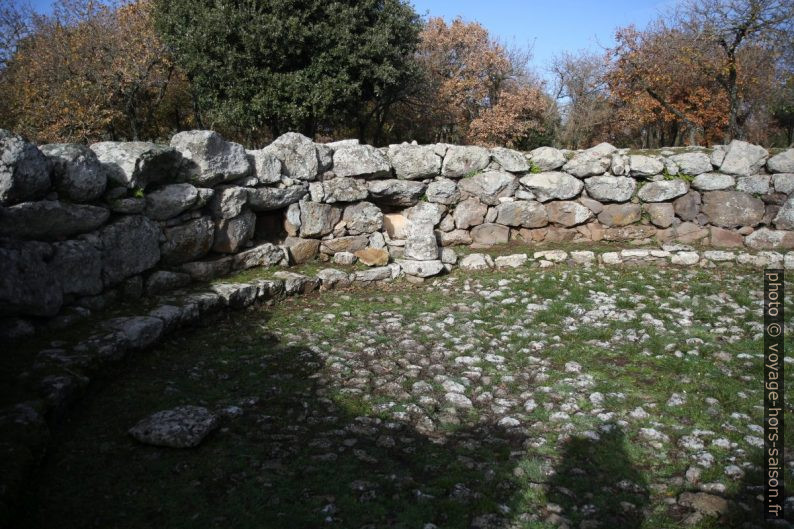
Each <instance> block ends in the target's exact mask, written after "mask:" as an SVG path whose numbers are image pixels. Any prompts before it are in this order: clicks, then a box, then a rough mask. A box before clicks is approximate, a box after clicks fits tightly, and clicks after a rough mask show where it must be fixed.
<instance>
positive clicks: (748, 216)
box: [702, 191, 765, 228]
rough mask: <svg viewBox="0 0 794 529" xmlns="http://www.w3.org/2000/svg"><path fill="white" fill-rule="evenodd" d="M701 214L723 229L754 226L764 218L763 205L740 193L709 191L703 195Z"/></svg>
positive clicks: (758, 200) (755, 199)
mask: <svg viewBox="0 0 794 529" xmlns="http://www.w3.org/2000/svg"><path fill="white" fill-rule="evenodd" d="M702 210H703V213H705V214H706V216H707V217H708V219H709V222H710V223H711V224H713V225H715V226H721V227H723V228H734V227H736V226H755V225H757V224H758V223H760V222H761V220H762V219H763V218H764V211H765V208H764V203H763V201H761V200H760V199H757V198H754V197H752V196H750V195H748V194H747V193H742V192H740V191H709V192H708V193H704V194H703V207H702Z"/></svg>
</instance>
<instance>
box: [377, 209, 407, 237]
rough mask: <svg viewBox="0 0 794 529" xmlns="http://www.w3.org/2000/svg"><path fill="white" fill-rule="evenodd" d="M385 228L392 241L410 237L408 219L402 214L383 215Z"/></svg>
mask: <svg viewBox="0 0 794 529" xmlns="http://www.w3.org/2000/svg"><path fill="white" fill-rule="evenodd" d="M383 228H384V229H385V231H386V233H387V234H388V235H389V237H390V238H392V239H405V238H406V237H407V236H408V219H406V218H405V216H404V215H403V214H402V213H387V214H385V215H383Z"/></svg>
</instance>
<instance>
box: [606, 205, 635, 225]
mask: <svg viewBox="0 0 794 529" xmlns="http://www.w3.org/2000/svg"><path fill="white" fill-rule="evenodd" d="M641 216H642V210H641V208H640V205H639V204H607V205H606V206H604V209H603V210H602V211H601V213H599V214H598V221H599V222H600V223H601V224H604V225H605V226H627V225H629V224H633V223H635V222H637V221H639V220H640V217H641Z"/></svg>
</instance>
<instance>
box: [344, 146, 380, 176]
mask: <svg viewBox="0 0 794 529" xmlns="http://www.w3.org/2000/svg"><path fill="white" fill-rule="evenodd" d="M390 173H391V165H390V164H389V160H388V159H386V157H385V156H384V155H383V154H382V153H381V152H380V151H379V150H378V149H376V148H375V147H372V146H371V145H343V146H341V147H338V148H337V149H335V150H334V174H336V176H337V177H345V176H351V177H360V178H385V177H387V176H388V175H389V174H390Z"/></svg>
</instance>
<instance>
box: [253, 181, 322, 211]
mask: <svg viewBox="0 0 794 529" xmlns="http://www.w3.org/2000/svg"><path fill="white" fill-rule="evenodd" d="M308 192H309V190H308V188H307V187H306V186H305V185H294V186H289V187H285V188H273V187H257V188H254V189H249V190H248V207H250V208H251V209H252V210H254V211H274V210H277V209H281V208H285V207H287V206H289V205H290V204H294V203H296V202H298V201H299V200H300V199H302V198H303V197H305V196H306V194H307V193H308Z"/></svg>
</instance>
